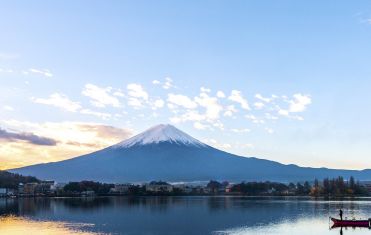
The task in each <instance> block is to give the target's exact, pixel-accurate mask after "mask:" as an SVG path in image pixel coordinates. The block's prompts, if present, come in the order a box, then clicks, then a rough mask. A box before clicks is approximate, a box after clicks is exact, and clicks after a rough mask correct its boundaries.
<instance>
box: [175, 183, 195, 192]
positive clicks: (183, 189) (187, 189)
mask: <svg viewBox="0 0 371 235" xmlns="http://www.w3.org/2000/svg"><path fill="white" fill-rule="evenodd" d="M174 189H177V190H179V191H180V192H182V193H192V190H193V188H192V187H191V186H189V185H186V184H177V185H175V186H174Z"/></svg>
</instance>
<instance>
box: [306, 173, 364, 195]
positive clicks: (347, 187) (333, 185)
mask: <svg viewBox="0 0 371 235" xmlns="http://www.w3.org/2000/svg"><path fill="white" fill-rule="evenodd" d="M367 194H368V191H367V190H366V188H365V187H363V186H362V185H361V184H360V183H359V182H356V181H355V179H354V178H353V176H351V177H350V178H349V180H348V181H344V178H343V177H341V176H339V177H337V178H333V179H329V178H325V179H324V180H323V181H322V183H320V182H319V181H318V180H315V181H314V184H313V187H312V190H311V195H313V196H353V195H367Z"/></svg>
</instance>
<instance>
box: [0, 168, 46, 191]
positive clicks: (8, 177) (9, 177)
mask: <svg viewBox="0 0 371 235" xmlns="http://www.w3.org/2000/svg"><path fill="white" fill-rule="evenodd" d="M34 182H40V180H38V179H37V178H35V177H32V176H23V175H19V174H13V173H10V172H7V171H0V188H10V189H17V188H18V185H19V183H23V184H25V183H34Z"/></svg>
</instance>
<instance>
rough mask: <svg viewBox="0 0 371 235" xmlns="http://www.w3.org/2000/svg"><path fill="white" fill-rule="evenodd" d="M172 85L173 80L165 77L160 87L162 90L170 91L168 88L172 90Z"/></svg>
mask: <svg viewBox="0 0 371 235" xmlns="http://www.w3.org/2000/svg"><path fill="white" fill-rule="evenodd" d="M173 87H174V85H173V79H171V78H169V77H166V78H165V82H164V85H162V88H164V89H165V90H167V89H170V88H173Z"/></svg>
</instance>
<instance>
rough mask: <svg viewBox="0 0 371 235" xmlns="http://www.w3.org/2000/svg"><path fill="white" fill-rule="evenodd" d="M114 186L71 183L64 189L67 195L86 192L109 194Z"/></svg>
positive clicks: (85, 182) (84, 182)
mask: <svg viewBox="0 0 371 235" xmlns="http://www.w3.org/2000/svg"><path fill="white" fill-rule="evenodd" d="M113 187H114V185H113V184H105V183H99V182H94V181H81V182H70V183H68V184H66V185H65V186H64V187H63V190H64V191H65V192H67V193H81V192H84V191H94V192H95V193H97V194H107V193H109V191H110V189H111V188H113Z"/></svg>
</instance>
